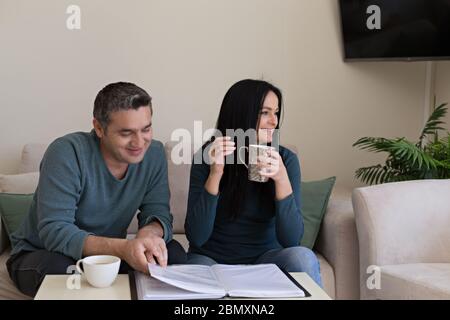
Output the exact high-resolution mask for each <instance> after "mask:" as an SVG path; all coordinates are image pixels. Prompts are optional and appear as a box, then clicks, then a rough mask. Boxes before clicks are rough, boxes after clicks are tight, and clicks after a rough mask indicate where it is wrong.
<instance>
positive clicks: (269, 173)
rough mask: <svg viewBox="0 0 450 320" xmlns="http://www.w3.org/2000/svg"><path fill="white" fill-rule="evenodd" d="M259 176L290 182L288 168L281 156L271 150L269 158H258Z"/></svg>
mask: <svg viewBox="0 0 450 320" xmlns="http://www.w3.org/2000/svg"><path fill="white" fill-rule="evenodd" d="M258 167H259V168H260V170H259V174H260V175H261V176H263V177H268V178H271V179H272V180H274V181H280V180H285V179H287V180H289V177H288V174H287V170H286V167H285V166H284V163H283V159H282V158H281V156H280V154H279V153H278V152H277V151H275V150H269V151H268V152H267V156H264V155H263V156H259V157H258Z"/></svg>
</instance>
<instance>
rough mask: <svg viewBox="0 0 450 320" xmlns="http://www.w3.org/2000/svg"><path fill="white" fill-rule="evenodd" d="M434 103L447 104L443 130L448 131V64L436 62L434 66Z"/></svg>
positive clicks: (449, 113)
mask: <svg viewBox="0 0 450 320" xmlns="http://www.w3.org/2000/svg"><path fill="white" fill-rule="evenodd" d="M435 92H436V102H437V104H441V103H445V102H446V103H448V105H447V107H448V109H449V111H448V113H447V116H446V118H445V122H446V126H445V128H446V129H447V130H449V131H450V62H448V61H445V62H438V63H437V65H436V89H435Z"/></svg>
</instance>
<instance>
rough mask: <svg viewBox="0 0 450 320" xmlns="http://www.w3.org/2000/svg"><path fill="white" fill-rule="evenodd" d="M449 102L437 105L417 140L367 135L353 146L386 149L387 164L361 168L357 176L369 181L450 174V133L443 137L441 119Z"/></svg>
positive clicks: (370, 182)
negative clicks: (441, 135) (414, 141)
mask: <svg viewBox="0 0 450 320" xmlns="http://www.w3.org/2000/svg"><path fill="white" fill-rule="evenodd" d="M446 106H447V103H444V104H441V105H440V106H438V107H437V108H435V109H434V111H433V113H432V114H431V116H430V117H429V119H428V121H427V123H426V124H425V127H424V128H423V130H422V133H421V135H420V138H419V141H418V142H417V143H413V142H411V141H408V140H407V139H406V138H395V139H386V138H375V137H364V138H361V139H359V140H358V141H356V142H355V143H354V144H353V146H354V147H358V148H359V149H362V150H368V151H370V152H376V153H378V152H386V153H388V157H387V159H386V162H385V163H384V164H378V165H373V166H370V167H363V168H359V169H358V170H356V172H355V177H356V178H357V179H359V180H361V181H362V182H364V183H367V184H369V185H372V184H379V183H386V182H396V181H405V180H419V179H448V178H450V133H449V132H448V131H447V133H446V136H444V137H441V138H440V137H439V131H442V130H445V129H444V128H442V127H441V125H442V124H444V122H443V121H442V120H441V119H442V118H443V117H445V115H446V114H447V107H446Z"/></svg>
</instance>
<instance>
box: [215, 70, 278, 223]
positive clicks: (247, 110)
mask: <svg viewBox="0 0 450 320" xmlns="http://www.w3.org/2000/svg"><path fill="white" fill-rule="evenodd" d="M271 91H272V92H273V93H275V95H276V96H277V97H278V112H277V116H278V119H279V120H280V119H281V114H282V112H281V108H282V104H283V98H282V94H281V91H280V89H278V88H277V87H275V86H274V85H272V84H270V83H268V82H266V81H262V80H251V79H247V80H242V81H239V82H237V83H235V84H234V85H233V86H232V87H231V88H230V89H229V90H228V92H227V93H226V94H225V97H224V99H223V101H222V106H221V108H220V113H219V117H218V119H217V124H216V129H217V130H219V131H220V133H221V134H222V136H226V130H227V129H233V130H238V129H242V130H243V131H246V130H248V129H255V130H256V129H257V126H258V122H259V118H260V115H261V109H262V107H263V103H264V100H265V98H266V96H267V94H268V93H269V92H271ZM276 129H279V121H278V124H277V127H276ZM246 145H247V146H248V142H247V141H246ZM236 147H239V146H236ZM237 152H239V150H238V149H236V151H235V159H236V158H237V157H236V154H237ZM246 159H248V157H246ZM247 163H248V162H247ZM250 184H254V185H255V186H256V187H257V188H258V189H259V191H258V193H259V196H260V197H262V198H264V199H274V192H275V188H274V183H273V181H272V180H269V181H268V182H266V183H259V182H252V181H249V180H248V171H247V168H246V167H245V166H244V165H242V164H238V162H237V161H235V162H234V164H226V165H225V168H224V174H223V176H222V179H221V181H220V186H219V191H220V192H221V194H222V197H223V201H222V202H221V203H222V205H224V208H223V209H224V210H226V212H229V213H230V217H231V218H235V217H236V216H237V215H239V213H240V212H241V211H242V209H243V207H242V205H243V203H244V199H245V197H246V194H247V188H248V186H249V185H250ZM272 202H273V201H272ZM273 205H274V203H273Z"/></svg>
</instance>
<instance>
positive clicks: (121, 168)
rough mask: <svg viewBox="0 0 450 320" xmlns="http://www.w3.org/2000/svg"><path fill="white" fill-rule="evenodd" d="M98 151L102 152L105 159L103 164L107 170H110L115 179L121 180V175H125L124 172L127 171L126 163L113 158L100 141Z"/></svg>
mask: <svg viewBox="0 0 450 320" xmlns="http://www.w3.org/2000/svg"><path fill="white" fill-rule="evenodd" d="M100 153H101V154H102V156H103V159H104V160H105V164H106V167H107V168H108V170H109V172H111V174H112V175H113V176H114V177H116V178H117V179H119V180H122V179H123V177H125V174H126V173H127V169H128V164H127V163H122V162H119V161H117V160H115V159H114V158H113V157H112V156H111V155H110V154H109V152H108V150H106V148H105V146H104V145H103V144H102V143H101V142H100Z"/></svg>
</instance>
